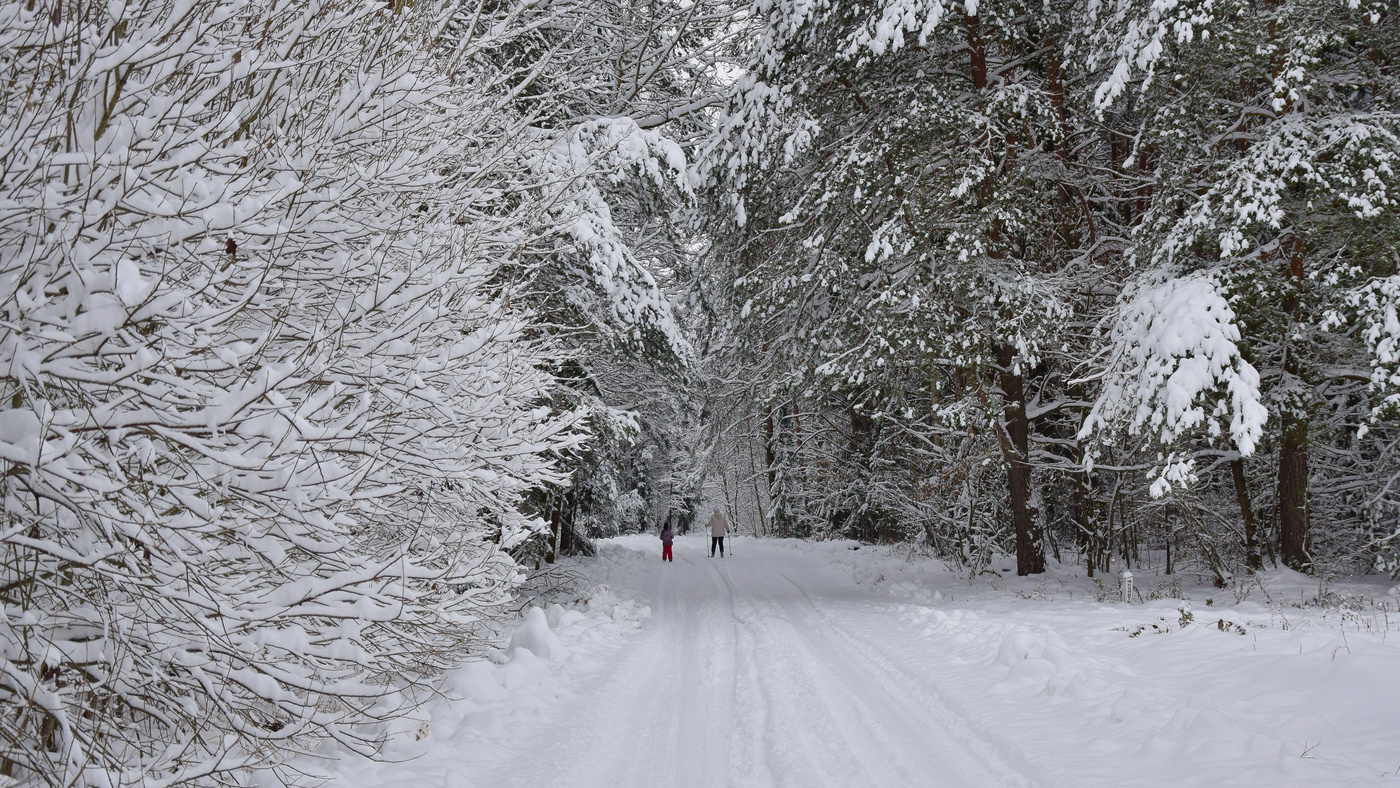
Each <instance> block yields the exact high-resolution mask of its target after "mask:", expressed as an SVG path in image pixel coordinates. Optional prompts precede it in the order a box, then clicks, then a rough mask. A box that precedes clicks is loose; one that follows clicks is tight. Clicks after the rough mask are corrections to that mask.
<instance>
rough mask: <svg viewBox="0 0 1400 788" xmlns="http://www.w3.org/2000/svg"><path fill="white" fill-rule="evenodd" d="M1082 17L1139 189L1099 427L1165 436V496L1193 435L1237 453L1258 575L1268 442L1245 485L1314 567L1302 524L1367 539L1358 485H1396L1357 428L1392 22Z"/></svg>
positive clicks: (1377, 229) (1288, 12)
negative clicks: (1257, 507) (1186, 434)
mask: <svg viewBox="0 0 1400 788" xmlns="http://www.w3.org/2000/svg"><path fill="white" fill-rule="evenodd" d="M1085 21H1086V23H1087V24H1086V28H1085V30H1086V34H1088V35H1093V36H1096V37H1097V38H1096V40H1097V41H1098V43H1099V46H1100V48H1099V49H1098V50H1097V51H1093V52H1091V53H1090V57H1091V59H1097V60H1099V61H1101V62H1103V63H1104V64H1105V65H1106V67H1109V68H1110V70H1111V76H1110V77H1109V78H1108V79H1106V80H1104V81H1103V82H1102V83H1101V84H1099V85H1098V86H1097V88H1096V90H1095V101H1096V103H1097V105H1098V106H1099V107H1100V108H1101V109H1102V110H1103V111H1105V112H1112V111H1113V110H1114V108H1116V107H1122V106H1125V105H1126V106H1127V107H1130V109H1129V110H1128V111H1129V112H1130V114H1131V115H1132V116H1133V117H1135V118H1136V119H1138V122H1139V126H1138V128H1137V129H1136V130H1135V133H1134V136H1133V138H1132V148H1131V150H1129V151H1127V152H1126V156H1125V158H1126V159H1127V160H1129V161H1135V162H1136V163H1137V164H1138V166H1139V168H1141V169H1142V170H1143V174H1144V178H1145V181H1144V183H1145V184H1146V188H1145V189H1144V190H1143V197H1144V203H1145V205H1144V210H1145V214H1144V215H1143V216H1142V219H1141V222H1140V225H1139V226H1138V228H1137V231H1136V237H1135V253H1134V255H1133V257H1134V259H1135V261H1136V262H1137V265H1138V273H1137V282H1136V284H1134V285H1132V286H1131V287H1130V288H1129V292H1130V293H1131V294H1132V295H1131V297H1130V298H1129V299H1128V300H1125V302H1124V308H1123V310H1122V312H1121V314H1120V317H1119V321H1118V323H1117V325H1116V326H1115V327H1114V328H1113V329H1112V335H1113V338H1114V341H1113V343H1112V345H1113V350H1112V357H1113V359H1114V361H1113V366H1112V368H1111V371H1110V373H1109V381H1110V382H1109V385H1107V386H1106V387H1105V389H1104V391H1103V395H1102V398H1101V399H1100V401H1099V406H1098V407H1099V410H1098V411H1097V412H1099V413H1104V414H1106V413H1108V412H1114V413H1116V414H1117V415H1118V416H1119V417H1121V418H1120V421H1121V422H1123V423H1126V425H1127V427H1128V428H1129V430H1131V429H1134V428H1137V427H1139V426H1142V425H1150V426H1151V428H1152V429H1153V430H1155V431H1158V432H1159V437H1160V439H1161V441H1160V444H1159V445H1162V446H1163V447H1164V451H1166V453H1167V456H1166V457H1165V462H1164V463H1159V470H1161V471H1164V472H1165V475H1164V476H1162V477H1160V479H1159V483H1158V484H1157V485H1155V489H1154V492H1156V493H1158V494H1160V493H1162V492H1165V490H1166V486H1165V482H1166V480H1167V479H1168V478H1176V479H1179V480H1183V481H1184V480H1186V479H1188V478H1189V477H1190V476H1191V474H1190V473H1189V472H1188V470H1187V467H1188V465H1189V463H1191V462H1192V461H1193V458H1192V457H1191V456H1190V455H1191V454H1192V450H1191V449H1189V448H1184V447H1183V444H1182V443H1181V442H1180V440H1179V439H1180V438H1182V437H1183V430H1189V429H1192V428H1195V427H1202V428H1204V429H1205V434H1203V435H1200V438H1199V439H1198V440H1197V441H1196V443H1195V446H1196V453H1199V452H1200V451H1201V450H1205V451H1206V454H1205V455H1203V456H1210V455H1211V454H1214V455H1215V456H1216V457H1217V458H1221V456H1222V454H1223V456H1224V457H1229V458H1230V459H1229V460H1228V461H1229V463H1230V464H1231V465H1232V466H1233V467H1232V478H1233V480H1234V481H1233V483H1234V486H1235V488H1236V489H1235V493H1236V498H1237V499H1238V501H1239V506H1240V517H1241V518H1242V519H1243V520H1244V523H1245V532H1246V540H1245V541H1246V542H1247V550H1248V552H1249V562H1250V563H1251V564H1252V565H1257V563H1258V548H1259V545H1258V543H1257V540H1256V538H1255V536H1254V534H1253V523H1254V520H1255V519H1256V514H1255V512H1254V504H1253V503H1252V502H1251V496H1250V493H1249V490H1248V488H1247V482H1248V477H1247V474H1245V473H1244V468H1243V461H1244V458H1247V457H1249V456H1250V455H1251V454H1252V453H1253V452H1254V451H1255V449H1256V447H1257V446H1260V445H1263V446H1264V447H1265V448H1267V449H1268V450H1269V452H1270V453H1272V454H1273V455H1274V456H1275V457H1276V462H1275V463H1274V471H1273V473H1272V474H1269V475H1268V476H1264V477H1263V478H1261V479H1259V480H1257V481H1260V482H1263V483H1262V484H1255V485H1254V486H1255V489H1259V488H1261V487H1262V488H1264V489H1270V488H1272V490H1273V492H1272V494H1270V495H1269V497H1272V499H1273V506H1272V509H1273V512H1274V517H1273V518H1272V519H1273V520H1274V522H1273V524H1272V525H1273V526H1274V527H1275V528H1276V529H1277V540H1278V543H1279V549H1280V554H1281V556H1282V559H1283V560H1284V561H1285V562H1286V563H1288V564H1289V565H1290V566H1294V567H1297V568H1307V567H1310V566H1311V565H1312V564H1313V562H1314V559H1315V555H1314V550H1313V549H1312V547H1311V546H1310V543H1311V541H1312V538H1311V536H1310V533H1311V523H1312V521H1313V520H1314V519H1316V518H1317V517H1318V516H1319V515H1321V517H1322V518H1323V519H1324V520H1325V521H1326V522H1327V527H1326V529H1325V530H1324V531H1323V534H1322V535H1323V538H1327V537H1328V536H1329V535H1334V534H1335V532H1336V531H1337V530H1338V529H1346V528H1349V527H1353V526H1355V527H1359V528H1360V530H1362V531H1367V530H1370V529H1372V528H1373V525H1368V524H1367V523H1368V522H1370V523H1374V521H1375V518H1376V517H1377V516H1378V515H1380V514H1381V512H1380V510H1379V509H1376V508H1375V507H1374V506H1373V505H1370V506H1368V505H1367V504H1365V503H1362V499H1365V498H1367V497H1369V495H1368V494H1367V493H1361V492H1360V491H1361V490H1363V489H1368V488H1369V489H1370V490H1371V491H1372V493H1379V492H1380V490H1381V489H1382V488H1383V486H1384V485H1383V484H1381V485H1379V486H1378V485H1377V483H1378V482H1379V481H1380V478H1379V477H1378V476H1377V474H1379V475H1380V476H1385V475H1387V474H1388V473H1389V472H1388V471H1386V470H1384V467H1383V466H1376V465H1375V464H1374V463H1375V462H1377V461H1378V460H1381V458H1383V457H1385V456H1386V454H1387V452H1386V451H1385V450H1384V448H1383V445H1384V444H1387V443H1389V442H1390V441H1391V440H1393V438H1392V437H1391V436H1390V435H1389V431H1388V430H1385V429H1384V428H1383V427H1382V425H1380V424H1377V425H1376V427H1377V428H1378V429H1379V432H1377V433H1376V434H1373V435H1372V436H1370V438H1369V439H1363V437H1364V436H1362V435H1360V434H1358V427H1362V424H1361V422H1363V421H1366V420H1367V415H1366V411H1367V408H1366V402H1365V400H1366V397H1365V391H1364V386H1365V383H1366V381H1367V379H1368V378H1371V379H1372V380H1373V383H1372V388H1373V391H1374V393H1375V394H1377V395H1379V396H1380V397H1382V398H1384V396H1385V395H1386V383H1385V374H1384V372H1383V369H1384V366H1385V364H1386V363H1387V362H1386V360H1385V359H1386V352H1385V350H1384V348H1383V346H1382V344H1381V343H1380V342H1378V341H1376V340H1378V338H1379V337H1380V336H1381V335H1382V334H1383V331H1382V332H1377V331H1376V330H1375V327H1376V326H1378V325H1380V324H1381V323H1382V322H1383V320H1384V317H1383V315H1384V310H1385V306H1384V301H1385V299H1384V298H1383V297H1382V298H1376V297H1375V296H1376V294H1379V293H1381V292H1383V291H1384V289H1385V284H1384V279H1383V278H1384V277H1388V276H1391V275H1393V272H1394V267H1395V255H1394V249H1395V243H1396V240H1397V232H1400V222H1397V220H1396V216H1397V212H1396V210H1395V197H1394V195H1395V189H1396V186H1397V183H1396V172H1395V162H1396V160H1397V155H1400V136H1397V133H1398V132H1400V125H1397V120H1400V116H1397V114H1396V109H1397V105H1396V99H1397V95H1396V92H1395V87H1396V86H1395V82H1394V76H1393V68H1391V66H1390V65H1389V64H1390V63H1391V62H1392V61H1393V58H1394V57H1395V55H1396V52H1397V46H1400V37H1397V33H1398V32H1400V30H1397V27H1396V13H1395V8H1394V7H1393V6H1392V4H1389V3H1363V2H1355V1H1353V0H1339V1H1338V2H1322V3H1317V2H1290V1H1289V0H1275V1H1274V2H1267V3H1247V2H1227V3H1213V4H1176V3H1162V2H1149V1H1148V0H1142V1H1139V0H1121V1H1120V2H1114V3H1106V4H1103V5H1102V6H1099V5H1097V4H1096V5H1094V6H1093V7H1092V10H1091V12H1090V13H1089V14H1088V16H1087V17H1086V20H1085ZM1377 277H1380V279H1377ZM1358 288H1360V290H1358ZM1191 292H1197V295H1194V296H1188V294H1189V293H1191ZM1348 316H1353V317H1359V325H1360V326H1361V328H1360V334H1361V335H1360V336H1358V334H1357V330H1356V328H1355V327H1354V326H1353V327H1352V328H1346V327H1345V323H1346V318H1347V317H1348ZM1329 325H1330V327H1332V328H1333V330H1332V331H1330V332H1329V331H1327V330H1326V329H1327V328H1328V327H1329ZM1358 340H1361V341H1358ZM1366 344H1369V348H1370V350H1371V351H1372V352H1371V353H1370V354H1369V357H1370V358H1371V361H1370V363H1368V362H1367V357H1368V354H1367V353H1366V349H1367V348H1366V347H1364V346H1363V345H1366ZM1368 368H1369V369H1370V370H1371V372H1369V373H1368V372H1367V369H1368ZM1256 370H1257V373H1256ZM1125 383H1126V385H1124V384H1125ZM1266 412H1267V418H1268V427H1269V430H1268V431H1265V429H1264V423H1265V418H1266ZM1217 417H1219V418H1217ZM1227 420H1228V427H1227V426H1225V421H1227ZM1261 441H1262V442H1261ZM1212 445H1213V446H1214V448H1209V447H1211V446H1212ZM1256 475H1259V474H1256ZM1269 476H1271V477H1272V478H1269ZM1383 497H1384V495H1383V494H1381V498H1383ZM1377 500H1379V499H1377V498H1373V499H1372V502H1373V504H1374V502H1375V501H1377ZM1368 508H1369V509H1371V511H1369V512H1368V511H1365V510H1366V509H1368ZM1348 522H1351V525H1348ZM1354 546H1355V545H1354ZM1334 552H1335V551H1334ZM1343 552H1346V551H1343ZM1342 557H1352V556H1342Z"/></svg>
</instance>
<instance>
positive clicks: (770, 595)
mask: <svg viewBox="0 0 1400 788" xmlns="http://www.w3.org/2000/svg"><path fill="white" fill-rule="evenodd" d="M855 547H856V546H855V545H854V544H853V543H847V542H828V543H820V544H811V543H803V542H796V541H776V540H774V541H754V540H749V539H743V538H741V539H740V540H739V542H738V544H737V548H738V549H737V554H735V552H734V551H731V555H730V556H729V557H728V558H725V559H724V560H722V561H721V560H719V559H714V560H711V559H708V558H706V557H704V552H703V551H704V542H703V541H702V540H701V539H700V538H699V537H682V538H679V539H678V540H677V543H676V560H675V562H674V563H671V564H662V563H661V562H660V560H659V557H658V556H659V552H660V549H659V544H658V543H657V541H656V539H655V537H653V536H633V537H624V538H621V539H616V540H612V541H611V542H608V543H605V544H604V546H603V548H602V555H601V557H600V558H599V559H598V560H597V561H592V562H587V563H586V564H585V565H584V566H583V571H584V572H585V573H586V574H587V576H588V579H589V585H590V586H591V590H590V591H588V592H587V593H586V594H584V597H585V599H583V600H580V601H579V602H578V603H576V604H574V605H572V606H571V608H570V609H565V608H563V607H559V606H553V607H549V608H547V609H546V610H534V611H531V612H530V613H529V614H528V615H527V616H526V617H525V620H524V621H523V622H522V625H521V627H520V629H519V630H518V631H517V632H516V633H515V635H514V636H513V638H512V639H511V643H510V644H509V645H507V644H504V643H503V646H504V647H503V648H502V650H501V651H500V652H499V653H497V654H496V655H494V656H495V659H494V660H493V661H491V662H483V663H480V664H476V665H471V666H467V667H465V668H463V669H462V670H460V671H458V672H457V673H456V674H454V675H453V676H451V677H450V681H449V683H448V686H447V687H446V690H447V693H446V694H447V699H445V700H442V701H439V702H437V703H436V704H434V705H433V706H432V707H431V708H430V710H429V718H428V719H425V720H424V721H423V722H422V723H421V724H417V725H413V724H410V725H406V726H401V727H403V729H404V731H403V733H402V734H400V735H399V736H398V737H397V738H396V739H395V741H393V742H392V743H391V745H390V746H389V748H388V749H387V751H386V755H387V756H389V757H390V758H391V759H394V760H395V761H396V762H392V763H369V762H366V761H363V760H360V759H356V758H341V759H339V760H333V761H331V762H329V763H320V764H311V765H310V768H314V769H319V770H321V771H325V770H327V769H329V770H330V771H331V776H332V778H333V779H332V784H334V785H337V786H346V788H359V787H361V786H363V787H364V788H370V787H371V786H403V787H404V788H407V787H408V786H415V787H417V786H443V788H468V787H469V786H482V787H483V788H484V787H485V786H511V785H519V786H544V785H549V786H599V788H624V787H625V786H650V785H682V786H692V785H693V786H731V785H732V786H770V785H782V786H818V785H829V786H860V785H872V786H873V785H880V786H893V785H938V786H1001V785H1007V786H1014V785H1041V786H1123V785H1133V786H1140V785H1161V786H1187V785H1201V786H1207V785H1209V786H1216V785H1229V786H1236V785H1259V786H1264V785H1267V786H1352V785H1377V784H1379V785H1386V784H1394V785H1400V614H1397V602H1400V597H1397V596H1395V595H1394V594H1393V593H1392V594H1391V595H1389V596H1387V595H1386V592H1387V590H1388V589H1389V588H1390V587H1391V585H1390V584H1389V583H1381V582H1380V581H1375V582H1367V581H1352V582H1350V583H1347V584H1332V585H1328V586H1325V587H1324V586H1320V585H1319V583H1318V581H1317V580H1315V579H1311V578H1305V577H1302V576H1298V575H1293V574H1291V573H1279V572H1272V573H1269V574H1268V575H1266V576H1264V578H1263V581H1262V582H1260V583H1254V584H1252V585H1249V586H1245V587H1242V588H1240V589H1235V590H1232V589H1217V588H1212V587H1210V586H1200V585H1191V583H1190V581H1187V580H1185V579H1183V578H1180V577H1164V576H1158V575H1155V574H1154V573H1151V572H1145V571H1142V570H1137V571H1136V574H1137V585H1138V588H1139V590H1140V591H1141V593H1142V595H1143V596H1142V601H1140V602H1135V603H1134V604H1124V603H1123V602H1121V601H1116V598H1115V597H1114V596H1112V595H1111V594H1109V593H1108V590H1114V589H1101V588H1100V587H1099V586H1098V585H1096V584H1095V583H1093V582H1092V581H1090V580H1087V579H1085V578H1083V577H1081V576H1078V573H1077V572H1073V571H1070V570H1068V569H1066V570H1063V571H1058V572H1051V573H1049V574H1047V575H1043V576H1040V577H1038V578H1015V577H999V576H996V575H984V576H982V577H980V578H977V579H974V580H969V579H967V578H966V577H965V576H960V575H959V574H958V573H956V572H953V571H950V570H949V569H947V568H946V567H944V566H943V565H942V564H940V563H938V562H936V561H932V560H928V559H910V558H908V557H906V556H905V555H904V554H903V553H901V552H899V551H892V550H890V549H886V548H871V547H862V548H859V549H854V548H855ZM1154 597H1155V598H1154ZM1240 597H1243V599H1241V598H1240ZM1135 598H1136V596H1135ZM1392 630H1393V631H1395V633H1396V638H1397V642H1396V643H1390V642H1389V633H1390V632H1391V631H1392Z"/></svg>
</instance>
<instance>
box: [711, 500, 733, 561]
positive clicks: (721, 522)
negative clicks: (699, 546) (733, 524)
mask: <svg viewBox="0 0 1400 788" xmlns="http://www.w3.org/2000/svg"><path fill="white" fill-rule="evenodd" d="M709 528H710V557H711V558H714V557H715V548H716V547H718V548H719V557H720V558H723V557H724V537H725V536H726V535H727V534H728V533H729V521H728V520H726V519H724V512H721V511H720V510H719V507H718V506H716V507H715V513H714V514H712V515H710V522H709Z"/></svg>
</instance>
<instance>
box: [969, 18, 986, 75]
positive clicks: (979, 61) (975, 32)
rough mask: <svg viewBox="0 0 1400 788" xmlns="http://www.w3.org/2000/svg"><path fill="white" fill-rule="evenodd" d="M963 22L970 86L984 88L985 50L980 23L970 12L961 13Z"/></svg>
mask: <svg viewBox="0 0 1400 788" xmlns="http://www.w3.org/2000/svg"><path fill="white" fill-rule="evenodd" d="M963 24H965V25H966V26H967V51H968V58H969V63H968V65H969V67H970V69H971V72H972V86H973V87H974V88H976V89H978V90H984V89H986V87H987V50H986V47H985V46H983V44H982V24H981V22H980V21H979V20H978V18H977V17H976V16H974V15H972V14H964V15H963Z"/></svg>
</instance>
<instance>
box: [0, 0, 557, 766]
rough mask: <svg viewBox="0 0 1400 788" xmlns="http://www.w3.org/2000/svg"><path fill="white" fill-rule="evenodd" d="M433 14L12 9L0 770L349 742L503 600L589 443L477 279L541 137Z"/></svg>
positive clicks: (351, 5)
mask: <svg viewBox="0 0 1400 788" xmlns="http://www.w3.org/2000/svg"><path fill="white" fill-rule="evenodd" d="M445 19H446V13H445V11H444V10H443V9H442V8H439V7H437V6H435V5H434V4H433V3H420V4H416V5H413V6H408V5H406V4H390V5H389V6H387V7H386V6H385V5H384V4H381V3H359V2H351V1H350V0H310V1H309V2H307V1H305V0H299V1H298V2H289V1H288V0H230V2H208V3H189V2H182V1H181V0H132V1H131V2H116V3H106V4H95V3H76V4H74V3H56V2H55V3H47V2H39V3H35V2H25V1H24V0H12V1H7V2H5V3H3V5H0V69H3V77H4V82H3V87H0V113H3V117H4V122H3V124H0V168H2V169H3V172H4V178H3V181H0V310H3V324H0V368H3V376H0V399H2V400H3V403H4V404H3V407H4V408H5V410H4V411H0V464H2V465H3V467H0V473H2V474H3V475H2V476H0V478H2V479H3V481H0V493H2V494H3V498H4V507H5V517H4V522H3V525H0V604H3V615H0V737H3V739H4V742H5V746H4V753H3V760H0V774H2V775H3V776H4V777H9V778H13V779H17V780H19V781H20V783H21V784H51V785H65V786H68V785H92V786H98V785H103V786H105V785H131V784H141V785H167V784H176V783H182V782H190V781H205V780H209V781H215V780H223V781H231V780H235V779H238V778H237V773H236V771H235V770H239V769H241V768H243V767H247V766H259V765H266V764H268V763H269V762H275V759H276V757H277V754H278V753H279V752H281V751H285V750H287V749H289V748H290V749H295V748H300V747H304V746H307V745H309V744H311V743H313V742H314V741H316V740H318V739H320V738H322V737H332V738H335V739H337V740H339V741H341V742H342V743H344V744H346V745H347V746H351V747H356V748H360V749H368V748H370V747H371V746H372V744H373V731H374V730H375V728H374V727H373V726H370V727H366V726H365V725H364V723H367V722H372V721H374V720H378V719H383V718H385V717H389V716H392V715H393V714H395V712H396V710H397V709H398V707H399V706H400V705H401V704H402V703H403V701H402V699H401V697H400V694H399V693H398V690H399V689H401V688H402V687H403V686H404V685H405V684H407V683H412V682H414V681H416V680H418V679H420V678H422V677H424V676H428V675H431V674H433V673H434V672H435V671H437V670H439V669H441V668H443V667H444V666H447V665H450V664H453V663H454V662H455V661H457V660H458V659H459V658H460V657H461V656H462V655H463V654H464V653H466V651H467V650H469V649H471V648H472V647H473V646H474V640H473V637H472V633H473V632H474V630H475V627H476V626H478V625H479V623H480V621H481V619H482V617H483V616H489V615H490V614H491V611H492V609H493V607H494V606H497V605H499V604H501V603H502V602H503V601H504V599H505V597H506V594H507V592H508V590H509V588H510V587H511V585H512V584H513V583H514V582H515V575H516V569H515V567H514V565H513V563H512V562H511V561H510V560H509V559H508V558H507V557H505V556H504V554H503V553H502V552H501V551H500V550H499V547H501V546H505V547H508V546H509V545H510V544H511V543H512V542H513V541H514V540H517V539H519V538H520V537H521V535H522V534H524V533H526V532H528V531H529V530H530V529H531V528H532V527H534V526H533V525H532V523H531V522H529V521H527V520H526V519H525V518H524V517H522V515H520V514H519V512H518V510H517V507H516V503H517V501H518V500H519V499H520V497H521V496H522V495H523V493H524V492H525V491H526V490H528V489H530V488H532V487H535V486H538V485H540V484H542V483H547V482H556V481H558V477H557V475H556V474H555V473H554V472H553V471H552V470H551V459H550V458H551V456H552V453H553V452H555V451H557V450H559V449H561V448H564V447H567V446H569V445H571V444H573V443H576V442H577V441H578V439H579V436H578V434H577V432H576V428H575V419H574V417H573V416H572V415H570V414H569V413H567V412H552V411H551V410H550V409H549V408H547V407H542V402H543V401H544V399H545V397H546V395H547V393H548V390H549V387H550V386H551V378H550V377H549V376H548V375H547V374H546V373H545V372H543V371H542V365H541V363H540V362H541V358H542V355H543V353H542V349H541V345H540V340H539V338H538V336H537V334H536V333H535V332H534V331H533V329H532V328H531V322H530V319H529V316H528V315H527V314H523V313H521V312H519V311H517V310H512V308H511V307H510V306H509V296H510V293H509V292H508V291H506V290H503V289H502V288H501V287H500V286H499V283H496V282H494V281H493V276H494V275H495V273H496V268H497V267H498V266H499V264H500V263H499V261H500V260H501V259H502V258H504V257H505V256H506V255H507V254H508V253H509V252H510V250H512V249H514V248H516V247H517V246H518V245H519V244H520V243H521V242H522V241H523V240H526V239H528V238H529V237H531V235H532V233H533V234H543V233H544V232H545V229H544V228H540V227H539V220H538V217H537V216H536V215H535V214H527V213H525V212H523V210H522V209H519V208H518V207H514V206H516V203H515V202H514V201H512V200H510V199H508V198H507V197H506V196H504V192H505V191H506V188H505V186H504V185H503V182H502V172H501V171H500V170H497V169H493V167H494V166H496V165H499V164H500V163H501V162H506V163H507V164H508V163H509V162H511V161H516V160H518V159H519V158H520V157H521V156H524V155H529V154H528V153H524V152H522V151H521V150H519V148H520V147H521V146H529V145H533V144H534V143H533V142H531V141H530V138H529V137H528V135H524V134H522V133H521V128H522V125H512V124H515V123H517V121H515V120H513V119H512V117H511V116H510V115H509V114H508V113H501V112H500V111H499V105H498V103H497V99H496V98H495V96H493V93H492V91H493V90H494V89H495V87H494V86H493V84H491V83H490V82H489V80H490V79H492V78H493V77H492V74H491V72H489V70H486V69H482V68H478V67H475V66H473V67H472V68H467V67H462V68H459V69H458V70H457V71H456V72H455V73H454V74H452V75H451V77H449V75H448V74H446V73H444V72H443V70H442V68H440V64H439V63H438V62H437V61H435V60H434V57H435V55H434V52H435V48H434V42H435V41H438V39H437V38H436V37H437V36H438V35H439V34H440V33H441V32H442V30H443V23H444V21H445ZM498 92H499V91H498ZM512 146H514V147H512ZM506 172H507V173H509V172H510V170H506ZM548 229H549V230H550V231H553V230H554V228H548Z"/></svg>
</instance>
